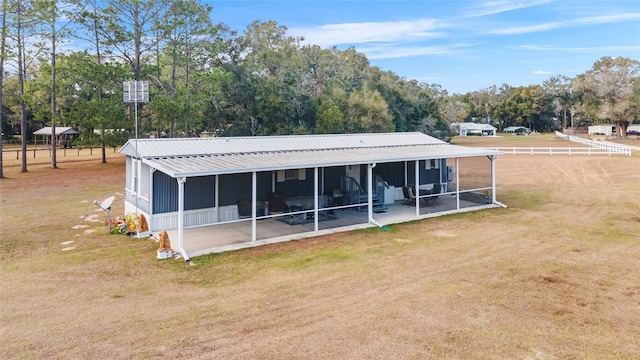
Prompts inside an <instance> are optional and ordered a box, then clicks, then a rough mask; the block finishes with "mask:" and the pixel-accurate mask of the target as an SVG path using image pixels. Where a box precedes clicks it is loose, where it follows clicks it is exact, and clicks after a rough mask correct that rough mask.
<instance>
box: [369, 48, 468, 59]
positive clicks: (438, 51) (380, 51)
mask: <svg viewBox="0 0 640 360" xmlns="http://www.w3.org/2000/svg"><path fill="white" fill-rule="evenodd" d="M457 47H460V46H368V47H359V48H358V52H361V53H364V54H366V55H367V58H369V59H393V58H403V57H412V56H421V55H446V54H452V53H454V52H456V50H454V49H455V48H457Z"/></svg>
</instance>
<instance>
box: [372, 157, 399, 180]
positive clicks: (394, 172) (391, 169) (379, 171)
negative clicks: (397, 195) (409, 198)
mask: <svg viewBox="0 0 640 360" xmlns="http://www.w3.org/2000/svg"><path fill="white" fill-rule="evenodd" d="M373 173H374V175H380V176H381V177H382V178H383V179H384V181H386V182H387V184H389V185H390V186H404V185H405V184H404V162H395V163H385V164H378V165H376V167H375V168H373Z"/></svg>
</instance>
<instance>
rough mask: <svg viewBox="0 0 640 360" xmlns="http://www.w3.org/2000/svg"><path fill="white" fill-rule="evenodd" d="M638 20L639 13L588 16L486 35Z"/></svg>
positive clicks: (519, 27) (497, 31)
mask: <svg viewBox="0 0 640 360" xmlns="http://www.w3.org/2000/svg"><path fill="white" fill-rule="evenodd" d="M638 19H640V13H628V14H615V15H602V16H590V17H584V18H578V19H574V20H567V21H563V22H549V23H543V24H537V25H529V26H517V27H512V28H505V29H497V30H491V31H487V32H486V33H487V34H494V35H517V34H527V33H533V32H542V31H547V30H551V29H557V28H562V27H569V26H580V25H594V24H609V23H618V22H624V21H633V20H638Z"/></svg>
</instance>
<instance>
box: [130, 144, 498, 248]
mask: <svg viewBox="0 0 640 360" xmlns="http://www.w3.org/2000/svg"><path fill="white" fill-rule="evenodd" d="M120 152H121V153H124V154H126V155H127V175H126V176H127V181H126V190H127V191H126V194H127V196H126V203H125V208H126V211H131V212H132V211H135V212H142V213H143V214H144V215H145V216H146V217H147V219H148V222H149V223H150V226H151V230H152V231H158V230H160V229H168V230H170V229H175V231H177V234H176V235H177V236H178V240H179V241H178V244H177V245H176V246H175V248H176V250H177V251H179V252H180V253H181V254H182V255H183V257H184V258H185V259H189V256H190V254H202V253H207V252H212V251H219V250H215V248H216V246H209V245H211V244H209V245H205V246H207V247H206V248H205V249H194V250H193V251H187V250H185V241H188V236H187V238H185V229H188V228H195V227H205V226H212V225H222V224H231V223H235V222H240V221H246V222H248V221H251V222H252V229H251V237H250V238H248V239H245V241H239V242H240V243H249V244H255V243H256V241H257V240H265V239H268V238H269V236H268V235H267V236H260V234H259V231H258V230H257V229H256V226H257V222H256V220H277V219H278V216H282V215H281V214H271V213H270V211H266V212H265V214H264V215H263V214H260V213H258V211H259V209H260V208H261V206H263V203H266V205H267V206H268V205H269V200H270V199H271V198H270V197H271V196H272V195H273V194H284V195H285V196H287V199H289V200H288V203H290V204H294V203H295V204H297V203H299V202H300V201H301V200H300V199H302V198H310V199H313V201H311V202H309V204H311V203H313V207H310V205H307V206H306V207H308V208H305V209H299V210H300V211H301V212H303V213H304V214H303V215H305V217H306V216H307V215H308V216H309V217H310V218H314V221H313V223H314V225H315V226H314V228H313V230H312V231H311V232H312V233H317V232H318V231H319V226H318V218H319V216H318V215H321V213H325V212H330V211H335V210H344V209H351V210H353V209H354V208H357V209H359V210H362V209H363V208H364V209H366V210H367V212H368V215H369V216H368V218H367V219H366V220H365V221H366V224H373V225H376V224H377V223H378V222H377V221H376V219H375V216H376V215H374V213H377V212H375V211H374V209H382V207H376V202H380V201H382V197H383V195H382V194H381V193H382V192H384V191H388V190H389V188H394V189H397V190H398V191H396V192H395V193H392V194H391V195H387V199H386V201H387V203H389V204H392V203H393V202H395V201H396V200H401V199H398V198H399V197H401V196H402V193H401V192H400V191H399V190H400V189H402V187H403V186H406V185H407V184H418V186H421V188H424V187H428V186H429V185H433V184H436V183H437V184H442V185H444V187H443V190H442V191H443V193H449V194H453V195H456V196H457V197H458V198H459V197H460V194H461V193H460V190H461V189H460V188H459V186H458V188H457V189H455V190H456V191H454V189H453V188H452V186H454V185H459V183H460V181H457V180H458V179H457V178H455V177H454V175H455V176H459V169H458V159H461V158H480V159H482V158H485V159H489V160H488V161H489V162H490V164H488V166H487V167H488V170H487V174H488V175H487V177H488V178H489V179H488V180H487V181H488V182H489V183H487V184H484V185H483V186H482V187H481V188H473V189H469V190H473V191H470V192H476V193H477V192H482V191H484V192H487V191H488V192H489V193H490V194H491V199H492V201H491V203H490V204H489V205H494V204H499V203H497V202H496V201H495V174H494V159H495V158H496V157H497V156H498V155H499V154H500V152H498V151H495V150H488V149H480V148H468V147H462V146H455V145H450V144H448V143H446V142H444V141H441V140H438V139H435V138H433V137H431V136H428V135H425V134H422V133H383V134H341V135H291V136H265V137H224V138H223V137H209V138H191V139H138V140H137V141H136V140H135V139H131V140H129V141H128V142H127V143H126V144H125V145H124V146H123V147H122V148H121V150H120ZM447 159H449V163H448V162H447ZM349 184H352V185H349ZM383 187H384V188H386V190H384V189H383ZM354 191H358V192H359V194H360V198H361V199H362V200H357V199H356V197H354V196H351V198H350V200H349V201H348V202H349V203H348V204H346V203H343V204H336V203H333V202H334V200H335V199H334V196H333V195H332V194H335V193H347V192H350V193H351V192H354ZM389 197H393V199H391V200H390V199H389ZM243 198H249V199H250V200H251V201H250V203H251V205H252V207H251V210H252V212H251V218H250V219H241V217H240V216H239V215H238V213H239V206H240V205H239V201H240V200H242V199H243ZM354 199H355V200H354ZM294 200H295V201H294ZM272 202H273V200H272ZM418 204H419V202H418ZM271 205H273V204H271ZM486 205H487V204H486V203H485V204H484V206H486ZM459 207H460V206H459V199H458V207H457V208H456V209H454V210H460V208H459ZM415 208H416V209H415V215H416V216H418V217H420V215H421V210H420V207H419V205H416V207H415ZM294 210H295V209H294ZM289 211H291V209H289ZM305 211H306V212H305ZM390 211H391V210H388V209H385V210H384V212H390ZM294 212H295V211H294ZM382 212H383V211H381V213H382ZM345 214H346V213H345ZM294 215H296V214H294ZM335 223H337V222H335ZM262 224H263V222H261V225H262ZM235 225H238V224H235ZM323 226H324V224H323ZM220 228H221V227H218V229H220ZM334 229H335V228H334ZM215 230H216V228H215V227H213V228H212V230H211V231H212V232H215ZM265 233H266V232H265ZM208 250H211V251H208Z"/></svg>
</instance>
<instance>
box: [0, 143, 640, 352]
mask: <svg viewBox="0 0 640 360" xmlns="http://www.w3.org/2000/svg"><path fill="white" fill-rule="evenodd" d="M472 141H473V142H476V141H499V139H498V140H482V139H481V140H477V139H472ZM519 141H520V140H519ZM476 145H477V144H476ZM494 146H495V145H494ZM549 146H551V145H549ZM639 169H640V156H637V155H636V156H634V157H621V156H615V157H605V156H598V157H585V156H573V157H568V156H553V157H549V156H507V155H505V156H502V157H501V158H500V159H499V160H498V162H497V170H498V199H499V200H501V201H502V202H504V203H506V204H507V205H509V208H507V209H493V210H485V211H479V212H474V213H466V214H458V215H454V216H446V217H440V218H433V219H429V220H424V221H419V222H413V223H408V224H402V225H395V226H393V227H392V231H390V232H384V231H380V230H377V229H371V230H366V231H357V232H351V233H342V234H335V235H331V236H325V237H320V238H314V239H308V240H305V241H297V242H291V243H284V244H278V245H274V246H267V247H262V248H256V249H251V250H246V251H239V252H234V253H226V254H219V255H212V256H206V257H201V258H196V259H194V265H193V266H187V265H185V263H184V262H182V261H174V260H167V261H158V260H156V259H155V249H156V248H157V245H156V244H155V243H153V242H151V241H148V240H134V239H130V238H126V237H124V236H115V235H106V234H105V232H106V228H105V226H104V225H102V224H101V223H98V222H90V221H86V219H87V216H88V215H95V214H97V215H99V216H100V219H104V213H100V212H96V208H95V206H94V205H93V204H91V202H92V201H93V200H94V199H102V198H104V197H106V196H108V195H110V194H113V193H116V192H122V191H123V187H124V165H123V161H122V159H119V160H112V161H111V162H110V163H109V164H107V165H102V164H99V163H98V162H78V163H68V164H62V166H61V169H58V170H52V169H49V168H48V167H47V166H41V167H37V166H34V167H32V170H30V171H29V173H27V174H20V173H18V172H17V171H18V170H19V169H13V168H10V169H8V170H5V175H7V176H8V177H9V178H8V179H4V180H0V191H1V200H0V205H1V207H0V215H1V216H0V226H1V230H0V231H1V242H0V245H1V248H0V249H1V250H2V252H1V254H2V258H1V260H2V262H1V267H0V269H1V285H0V286H1V287H0V296H1V303H0V304H1V308H0V309H1V310H0V311H1V313H0V329H1V331H2V333H1V334H0V341H1V342H0V357H2V358H6V359H41V358H58V359H86V358H104V359H106V358H108V359H148V358H168V359H173V358H185V359H186V358H188V359H210V358H221V359H222V358H224V359H274V358H278V359H299V358H305V359H307V358H322V359H345V358H353V359H359V358H360V359H370V358H381V359H383V358H385V359H386V358H394V359H423V358H434V359H440V358H458V359H487V358H492V359H500V358H502V359H507V358H508V359H512V358H520V359H555V358H569V359H573V358H586V359H602V358H608V359H625V358H626V359H634V358H640V344H639V343H638V341H637V339H638V338H640V275H639V274H640V203H639V202H638V199H639V197H640V170H639ZM119 199H121V197H119ZM114 206H115V209H114V212H115V213H121V212H122V209H123V208H122V203H121V201H118V202H117V203H116V204H115V205H114ZM75 225H89V227H88V228H82V229H72V228H73V227H74V226H75ZM86 230H96V232H93V233H86V232H85V231H86ZM65 241H75V242H74V243H73V244H70V245H63V244H62V243H63V242H65ZM68 246H77V248H76V249H74V250H69V251H62V249H63V248H65V247H68Z"/></svg>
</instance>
